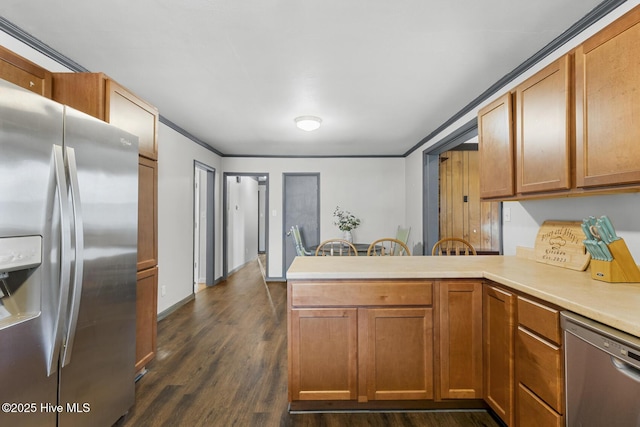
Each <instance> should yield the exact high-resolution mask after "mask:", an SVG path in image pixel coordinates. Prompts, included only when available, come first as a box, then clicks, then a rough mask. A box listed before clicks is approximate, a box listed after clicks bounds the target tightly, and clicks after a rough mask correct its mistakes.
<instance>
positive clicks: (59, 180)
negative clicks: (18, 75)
mask: <svg viewBox="0 0 640 427" xmlns="http://www.w3.org/2000/svg"><path fill="white" fill-rule="evenodd" d="M0 153H1V155H0V384H1V386H0V403H2V405H3V406H2V411H1V412H0V425H3V426H4V425H7V426H38V427H41V426H56V425H57V426H60V427H67V426H111V425H113V423H114V422H116V421H117V420H118V418H120V416H122V415H123V414H124V413H126V412H127V411H128V410H129V409H130V408H131V406H132V405H133V403H134V358H135V328H136V315H135V305H136V260H137V215H138V138H137V137H136V136H133V135H131V134H129V133H127V132H124V131H122V130H120V129H118V128H116V127H114V126H111V125H109V124H107V123H104V122H102V121H100V120H97V119H95V118H93V117H90V116H88V115H86V114H84V113H81V112H78V111H76V110H73V109H72V108H69V107H65V106H63V105H61V104H58V103H56V102H53V101H50V100H48V99H46V98H43V97H41V96H39V95H36V94H33V93H31V92H29V91H26V90H24V89H22V88H20V87H18V86H15V85H13V84H11V83H8V82H5V81H3V80H0Z"/></svg>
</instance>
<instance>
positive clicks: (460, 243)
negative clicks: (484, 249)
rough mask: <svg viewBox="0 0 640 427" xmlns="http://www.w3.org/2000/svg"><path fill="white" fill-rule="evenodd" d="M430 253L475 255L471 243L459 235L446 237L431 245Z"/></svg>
mask: <svg viewBox="0 0 640 427" xmlns="http://www.w3.org/2000/svg"><path fill="white" fill-rule="evenodd" d="M431 255H476V250H475V249H474V247H473V245H471V243H469V242H467V241H466V240H464V239H461V238H459V237H446V238H444V239H440V240H438V241H437V242H436V244H435V245H433V248H432V249H431Z"/></svg>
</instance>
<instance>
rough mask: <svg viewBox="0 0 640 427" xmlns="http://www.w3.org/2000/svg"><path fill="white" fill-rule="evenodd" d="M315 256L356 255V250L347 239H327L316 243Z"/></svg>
mask: <svg viewBox="0 0 640 427" xmlns="http://www.w3.org/2000/svg"><path fill="white" fill-rule="evenodd" d="M316 256H358V250H357V249H356V247H355V246H353V244H351V243H350V242H349V241H348V240H344V239H329V240H325V241H324V242H322V243H320V244H319V245H318V248H317V249H316Z"/></svg>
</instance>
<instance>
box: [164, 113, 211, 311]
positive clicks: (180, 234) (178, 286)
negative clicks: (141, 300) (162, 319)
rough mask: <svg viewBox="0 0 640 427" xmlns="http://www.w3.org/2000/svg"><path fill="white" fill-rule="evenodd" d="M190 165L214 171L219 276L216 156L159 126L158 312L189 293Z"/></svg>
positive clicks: (191, 286)
mask: <svg viewBox="0 0 640 427" xmlns="http://www.w3.org/2000/svg"><path fill="white" fill-rule="evenodd" d="M194 160H198V161H199V162H201V163H204V164H205V165H207V166H210V167H212V168H214V169H215V170H216V177H215V183H216V189H215V193H216V194H215V207H214V209H215V222H216V226H215V236H216V241H215V249H214V251H215V254H216V259H215V267H214V268H215V272H216V277H219V275H220V274H221V271H222V247H221V240H222V228H221V223H222V216H221V211H220V194H222V192H221V188H222V187H221V184H220V181H222V179H221V178H220V176H221V173H220V169H221V161H220V156H218V155H216V154H214V153H213V152H211V151H209V150H207V149H205V148H203V147H201V146H200V145H198V144H196V143H194V142H193V141H191V140H190V139H188V138H186V137H184V136H183V135H181V134H179V133H178V132H176V131H174V130H173V129H171V128H170V127H168V126H165V125H162V124H161V125H160V128H159V132H158V265H159V273H158V274H159V281H158V286H159V289H158V313H161V312H162V311H164V310H166V309H168V308H170V307H171V306H173V305H174V304H176V303H178V302H180V301H182V300H183V299H185V298H187V297H189V296H190V295H191V294H192V293H193V244H194V243H193V220H194V218H193V215H194V213H193V193H194V189H193V180H194ZM163 287H164V289H165V290H166V293H165V295H164V296H162V292H161V290H162V289H163Z"/></svg>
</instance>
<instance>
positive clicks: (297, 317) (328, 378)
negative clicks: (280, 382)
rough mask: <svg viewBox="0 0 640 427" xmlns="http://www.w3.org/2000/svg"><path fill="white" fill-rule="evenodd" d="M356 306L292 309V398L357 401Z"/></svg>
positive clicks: (290, 368)
mask: <svg viewBox="0 0 640 427" xmlns="http://www.w3.org/2000/svg"><path fill="white" fill-rule="evenodd" d="M357 320H358V319H357V309H356V308H339V309H331V308H318V309H292V310H291V312H290V334H291V336H290V338H289V346H290V347H289V384H290V389H289V399H290V401H293V400H355V399H356V396H357V372H358V371H357V369H358V368H357V339H358V336H357V333H358V330H357Z"/></svg>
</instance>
